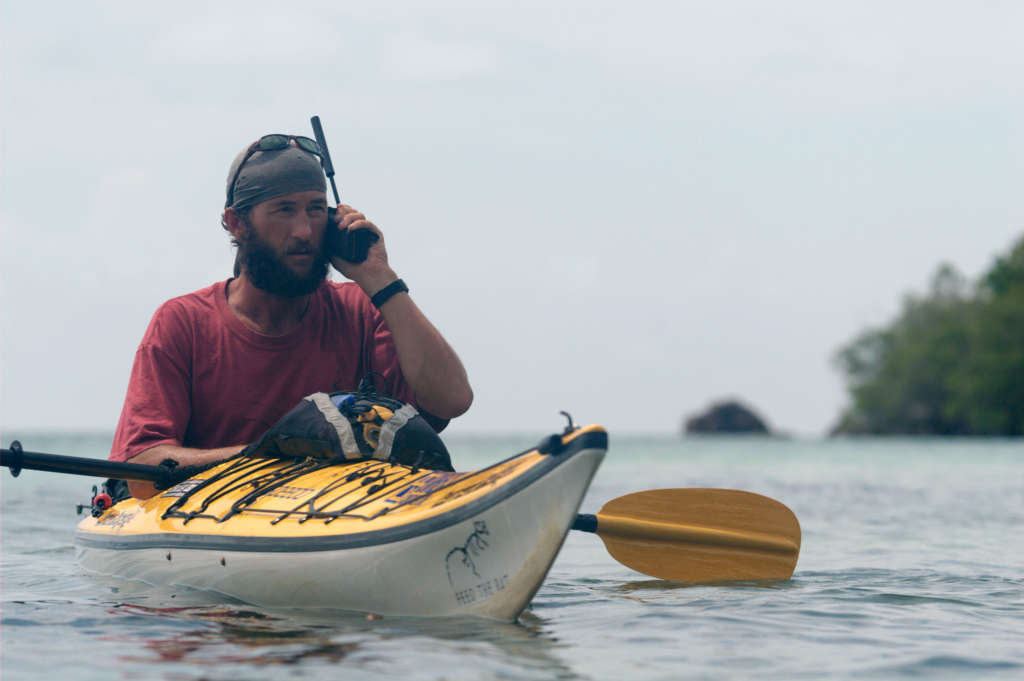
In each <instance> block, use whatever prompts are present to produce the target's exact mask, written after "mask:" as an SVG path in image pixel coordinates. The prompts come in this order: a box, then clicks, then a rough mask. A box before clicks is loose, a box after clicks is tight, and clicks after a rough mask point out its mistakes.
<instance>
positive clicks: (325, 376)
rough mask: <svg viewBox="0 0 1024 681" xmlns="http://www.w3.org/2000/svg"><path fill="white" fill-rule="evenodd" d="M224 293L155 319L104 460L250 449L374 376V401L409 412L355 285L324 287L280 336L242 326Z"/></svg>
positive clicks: (185, 300) (401, 382)
mask: <svg viewBox="0 0 1024 681" xmlns="http://www.w3.org/2000/svg"><path fill="white" fill-rule="evenodd" d="M229 281H230V280H229ZM227 284H228V282H220V283H217V284H214V285H212V286H209V287H207V288H204V289H201V290H199V291H196V292H195V293H190V294H188V295H185V296H181V297H179V298H173V299H171V300H169V301H167V302H166V303H164V304H163V305H161V306H160V308H159V309H158V310H157V311H156V314H154V315H153V319H152V321H150V323H149V328H147V329H146V334H145V336H143V338H142V343H141V344H140V345H139V349H138V351H137V352H136V353H135V364H134V366H133V367H132V375H131V379H130V381H129V383H128V394H127V396H126V398H125V403H124V409H122V411H121V419H120V421H119V422H118V424H117V432H116V434H115V435H114V444H113V447H112V448H111V450H110V458H111V459H113V460H115V461H124V460H127V459H130V458H131V457H133V456H135V455H136V454H139V453H140V452H143V451H145V450H147V449H149V448H150V447H155V446H157V445H162V444H174V445H182V446H185V447H196V448H200V449H209V448H214V447H227V446H231V445H243V444H248V443H250V442H253V441H255V440H256V439H257V438H259V436H260V435H262V434H263V433H264V431H266V430H267V429H268V428H270V426H272V425H273V424H274V423H275V422H276V421H277V420H278V419H279V418H280V417H281V416H283V415H284V414H285V413H286V412H288V411H289V410H290V409H291V408H292V407H294V406H295V405H296V404H298V403H299V401H300V400H301V399H302V398H303V397H305V396H306V395H310V394H312V393H315V392H331V391H334V390H355V389H356V388H357V387H358V386H359V382H360V380H362V378H363V377H364V376H366V375H367V374H369V373H370V371H374V372H376V373H377V374H380V376H374V382H375V384H376V389H377V391H378V392H382V393H386V394H389V395H391V396H392V397H394V398H395V399H398V400H402V401H403V402H412V403H413V404H415V403H416V396H415V395H414V394H413V392H412V390H411V389H410V388H409V386H408V385H406V382H405V378H404V377H403V376H402V370H401V368H400V367H399V365H398V356H397V354H396V352H395V346H394V342H393V341H392V339H391V332H390V331H389V330H388V327H387V325H385V323H384V319H383V317H381V315H380V313H378V312H377V310H376V309H375V308H374V307H373V306H372V305H371V304H370V301H369V299H368V298H367V297H366V295H365V294H364V293H363V292H362V290H360V289H359V287H358V286H357V285H356V284H354V283H351V282H348V283H344V284H338V283H334V282H324V284H323V285H321V286H320V288H319V289H317V290H316V292H314V293H313V295H312V296H310V302H309V308H308V309H307V311H306V314H305V315H304V316H303V318H302V322H301V323H300V324H299V326H298V328H296V329H295V330H294V331H291V332H289V333H288V334H286V335H284V336H264V335H262V334H260V333H257V332H255V331H253V330H252V329H250V328H249V327H247V326H245V325H244V324H243V323H242V322H241V321H240V320H239V319H238V318H237V317H236V316H235V315H234V313H233V312H231V310H230V308H229V307H228V299H227ZM432 425H434V424H432ZM440 425H441V427H443V425H444V423H443V422H442V423H440ZM435 427H437V426H436V425H435Z"/></svg>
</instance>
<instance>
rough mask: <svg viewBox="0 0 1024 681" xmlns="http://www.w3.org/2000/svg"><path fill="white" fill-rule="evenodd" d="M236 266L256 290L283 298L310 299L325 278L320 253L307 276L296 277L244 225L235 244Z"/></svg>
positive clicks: (269, 247) (247, 223)
mask: <svg viewBox="0 0 1024 681" xmlns="http://www.w3.org/2000/svg"><path fill="white" fill-rule="evenodd" d="M238 262H239V263H240V264H241V265H242V267H243V268H244V271H245V273H246V275H247V276H248V277H249V281H250V282H251V283H252V285H253V286H255V287H256V288H258V289H260V290H263V291H266V292H267V293H272V294H274V295H276V296H281V297H282V298H299V297H300V296H305V295H309V294H310V293H312V292H313V291H315V290H317V289H318V288H319V287H320V284H322V283H323V281H324V280H325V279H326V278H327V264H328V262H327V258H326V257H324V254H323V250H322V249H321V251H320V252H318V253H317V254H316V258H315V259H314V260H313V264H312V265H311V266H310V268H309V273H308V274H305V275H300V274H297V273H296V272H295V271H294V270H292V269H291V268H290V267H288V265H287V264H286V263H285V261H284V259H283V258H282V257H281V256H279V255H278V254H277V253H276V252H275V251H274V249H273V247H271V245H270V244H268V243H267V242H266V241H264V240H263V239H262V238H261V237H260V236H259V235H258V234H256V230H255V229H253V227H252V225H251V224H249V222H248V220H246V221H245V233H244V234H243V235H242V238H241V239H239V240H238Z"/></svg>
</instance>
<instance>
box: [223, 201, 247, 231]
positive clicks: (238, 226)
mask: <svg viewBox="0 0 1024 681" xmlns="http://www.w3.org/2000/svg"><path fill="white" fill-rule="evenodd" d="M224 225H225V226H226V227H227V230H228V232H229V233H230V234H231V236H232V237H234V238H235V239H241V237H242V233H243V232H244V231H245V223H244V222H243V221H242V216H241V215H239V214H238V211H236V210H235V209H234V208H231V207H230V206H229V207H228V208H225V209H224Z"/></svg>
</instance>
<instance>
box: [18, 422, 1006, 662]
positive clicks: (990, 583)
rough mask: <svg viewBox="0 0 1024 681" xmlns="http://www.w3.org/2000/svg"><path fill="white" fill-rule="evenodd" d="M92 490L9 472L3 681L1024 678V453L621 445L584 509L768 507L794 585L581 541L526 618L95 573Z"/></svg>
mask: <svg viewBox="0 0 1024 681" xmlns="http://www.w3.org/2000/svg"><path fill="white" fill-rule="evenodd" d="M9 435H10V434H8V435H7V437H9ZM19 435H20V437H21V439H22V440H23V442H24V444H25V446H26V448H27V449H31V450H35V451H52V452H55V453H68V454H76V455H80V456H103V455H104V454H105V450H106V448H107V447H108V446H109V437H104V436H85V435H78V436H76V435H68V436H64V437H56V436H52V435H51V436H46V435H31V434H19ZM535 439H539V438H529V437H526V438H524V437H492V438H472V439H471V438H466V437H462V438H454V437H453V438H450V439H449V447H450V448H451V450H452V452H453V458H454V459H455V461H456V464H457V466H459V467H460V468H477V467H480V466H483V465H486V464H488V463H491V462H493V461H496V460H498V459H500V458H504V457H505V456H507V455H509V454H511V453H514V452H515V451H519V450H521V449H524V448H526V447H527V446H529V445H531V444H532V443H533V441H534V440H535ZM8 444H9V440H5V441H4V445H8ZM92 484H93V481H91V480H89V479H87V478H74V477H71V476H63V475H56V474H47V473H38V472H34V471H26V472H24V473H23V474H22V476H21V477H20V478H18V479H13V478H11V477H10V476H9V475H7V474H6V472H5V473H4V474H3V478H2V482H0V494H2V501H0V512H2V516H0V523H2V534H0V539H2V544H0V555H2V562H0V594H2V603H0V615H2V626H0V673H2V675H3V678H4V679H5V681H8V680H13V679H35V678H39V675H40V672H41V671H42V670H43V669H45V671H46V673H47V676H49V677H52V678H72V679H76V680H77V679H97V680H99V679H102V680H103V681H110V680H111V679H140V678H145V679H157V678H159V679H172V680H178V679H210V680H215V679H217V680H219V679H225V680H227V679H231V680H233V681H237V680H239V679H246V680H248V679H275V680H278V679H281V678H301V679H303V680H304V681H307V680H316V679H334V678H339V677H342V676H343V677H344V678H365V679H375V678H380V679H392V678H403V679H610V678H630V679H680V678H686V679H704V678H707V679H723V678H743V679H821V678H830V679H899V678H927V679H963V678H972V679H973V678H978V679H1022V678H1024V538H1022V533H1021V532H1022V528H1024V443H1020V442H1011V441H941V440H869V441H836V442H817V441H786V440H763V439H724V440H719V439H699V440H686V441H682V440H678V439H672V438H660V439H659V438H637V437H633V438H627V437H621V438H617V437H615V436H614V434H613V437H612V447H611V450H610V453H609V456H608V458H607V459H606V461H605V464H604V466H603V467H602V469H601V470H600V471H599V473H598V475H597V478H596V479H595V481H594V484H593V486H592V488H591V491H590V493H589V495H588V497H587V499H586V501H585V502H584V506H583V509H582V510H583V511H584V512H595V511H596V510H598V509H599V508H600V506H601V504H603V503H604V502H605V501H607V500H609V499H612V498H614V497H616V496H619V495H622V494H625V493H628V492H632V491H636V490H641V489H654V488H659V487H668V486H671V487H726V488H734V489H747V490H750V491H754V492H758V493H761V494H765V495H767V496H770V497H773V498H775V499H778V500H780V501H782V502H783V503H785V504H787V505H788V506H789V507H790V508H791V509H792V510H793V511H794V512H795V513H796V515H797V517H798V518H799V519H800V522H801V525H802V527H803V550H802V553H801V557H800V562H799V564H798V566H797V570H796V573H795V575H794V577H793V579H791V580H788V581H785V582H781V583H777V584H772V585H748V586H741V587H725V586H682V585H678V584H670V583H666V582H662V581H659V580H654V579H650V578H647V577H645V576H644V575H641V574H639V573H637V572H633V571H632V570H630V569H628V568H626V567H624V566H622V565H620V564H618V563H617V562H616V561H615V560H614V559H612V558H611V557H610V556H609V555H608V554H607V552H606V551H605V550H604V547H603V544H602V543H601V542H600V540H599V539H598V538H597V537H595V536H593V535H589V534H584V533H578V532H573V533H570V536H569V539H568V540H567V542H566V544H565V547H564V548H563V550H562V553H561V554H560V556H559V558H558V560H557V561H556V562H555V565H554V567H553V568H552V570H551V573H550V574H549V576H548V579H547V581H546V582H545V584H544V586H543V587H542V588H541V590H540V591H539V592H538V594H537V595H536V597H535V598H534V601H533V603H532V605H531V606H530V608H529V609H528V610H527V612H526V613H524V615H523V616H522V618H521V620H520V622H518V623H515V624H507V623H497V622H490V621H485V620H479V619H455V620H433V619H408V618H392V617H385V618H381V619H367V618H366V616H364V615H359V614H352V613H344V612H336V613H326V614H324V613H320V614H315V615H314V614H311V613H309V612H301V611H299V612H288V611H278V610H273V611H272V610H267V609H261V608H255V607H252V606H249V605H246V604H244V603H238V602H231V601H228V600H225V599H222V598H217V597H213V596H210V595H208V594H202V593H198V592H189V591H183V590H157V589H151V588H148V587H143V586H140V585H136V584H131V583H113V582H100V581H97V580H95V579H94V578H91V577H88V576H85V575H83V574H81V573H80V571H79V570H78V568H77V566H76V565H75V563H74V553H73V548H72V543H71V542H72V533H73V528H74V525H75V523H76V522H77V521H78V517H77V516H76V515H75V511H74V507H73V506H74V504H75V503H78V502H85V501H87V500H88V498H89V493H88V492H89V487H90V486H91V485H92ZM41 499H50V500H52V501H51V502H50V503H47V504H45V505H44V504H40V502H39V500H41Z"/></svg>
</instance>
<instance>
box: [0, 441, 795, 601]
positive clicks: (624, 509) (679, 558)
mask: <svg viewBox="0 0 1024 681" xmlns="http://www.w3.org/2000/svg"><path fill="white" fill-rule="evenodd" d="M0 466H7V467H8V468H10V469H11V473H12V474H14V475H18V473H20V472H21V470H22V469H23V468H27V469H30V470H40V471H49V472H53V473H71V474H74V475H88V476H92V477H107V478H122V479H128V480H145V481H149V482H164V483H166V482H167V481H168V476H169V475H174V474H175V473H177V476H176V477H180V473H178V472H172V469H169V468H166V467H163V466H145V465H142V464H132V463H118V462H115V461H106V460H102V459H86V458H80V457H74V456H61V455H58V454H43V453H40V452H26V451H23V450H22V448H21V444H20V443H19V442H17V441H15V442H13V443H11V448H10V449H0ZM572 529H574V530H581V531H583V532H592V533H595V534H597V536H599V537H600V538H601V540H602V541H604V544H605V547H606V548H607V549H608V552H609V553H610V554H611V555H612V557H613V558H615V559H616V560H618V561H619V562H620V563H622V564H623V565H625V566H626V567H629V568H631V569H633V570H636V571H637V572H643V573H644V574H648V575H651V576H652V577H658V578H660V579H669V580H673V581H678V582H697V583H700V582H723V581H732V580H743V581H746V580H768V579H788V578H789V577H790V576H791V575H792V574H793V569H794V568H795V567H796V561H797V558H798V557H799V555H800V523H799V522H798V521H797V519H796V516H795V515H793V512H792V511H790V510H789V509H788V508H786V507H785V506H784V505H783V504H781V503H779V502H778V501H775V500H774V499H769V498H768V497H764V496H761V495H760V494H753V493H751V492H740V491H737V490H726V489H656V490H648V491H646V492H634V493H633V494H627V495H626V496H622V497H619V498H617V499H612V500H611V501H609V502H608V503H607V504H605V505H604V507H602V508H601V511H600V512H599V513H598V514H597V515H582V514H581V515H578V516H577V517H576V522H575V523H573V526H572Z"/></svg>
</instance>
